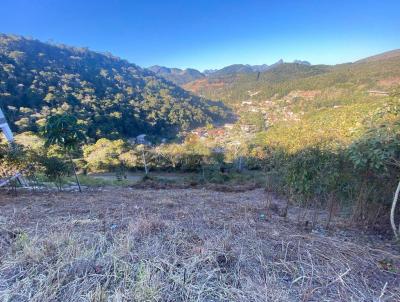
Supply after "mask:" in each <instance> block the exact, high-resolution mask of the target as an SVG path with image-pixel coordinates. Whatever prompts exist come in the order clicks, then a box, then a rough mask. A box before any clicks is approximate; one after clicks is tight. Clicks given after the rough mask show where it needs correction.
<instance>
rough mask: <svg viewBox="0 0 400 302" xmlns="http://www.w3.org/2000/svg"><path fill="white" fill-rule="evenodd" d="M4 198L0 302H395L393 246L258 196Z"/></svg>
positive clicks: (153, 193) (100, 193)
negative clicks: (313, 220)
mask: <svg viewBox="0 0 400 302" xmlns="http://www.w3.org/2000/svg"><path fill="white" fill-rule="evenodd" d="M0 194H1V195H0V301H38V302H39V301H400V250H399V245H397V244H395V243H394V242H392V241H391V240H389V238H386V236H380V235H379V234H375V235H372V234H368V233H366V232H363V231H361V230H360V229H355V228H353V229H349V228H348V225H346V219H345V218H340V219H339V218H336V219H334V221H333V224H332V227H331V228H330V229H326V228H325V220H326V216H327V214H326V213H325V212H324V211H320V212H318V215H317V224H316V225H315V226H314V227H311V223H310V221H311V219H312V218H311V217H312V213H311V212H306V211H303V210H299V209H298V208H295V207H291V208H290V209H289V215H288V217H287V218H284V217H282V216H283V215H282V212H283V210H284V207H285V202H284V201H282V200H279V199H278V198H276V197H274V196H273V195H271V194H270V193H267V192H265V191H264V190H263V189H255V190H249V191H244V192H217V191H214V190H210V189H208V190H207V189H162V190H154V189H138V188H111V187H110V188H97V189H92V190H88V191H86V192H84V193H83V194H79V193H76V192H61V193H57V192H41V193H40V192H18V195H17V196H14V195H12V194H5V192H0ZM344 226H346V228H344Z"/></svg>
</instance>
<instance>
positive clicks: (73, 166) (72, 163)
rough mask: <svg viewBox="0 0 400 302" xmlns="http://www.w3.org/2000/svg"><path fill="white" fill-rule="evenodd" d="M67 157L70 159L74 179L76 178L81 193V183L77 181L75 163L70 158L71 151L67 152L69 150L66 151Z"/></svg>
mask: <svg viewBox="0 0 400 302" xmlns="http://www.w3.org/2000/svg"><path fill="white" fill-rule="evenodd" d="M68 157H69V160H70V162H71V165H72V169H73V171H74V175H75V180H76V184H77V185H78V188H79V192H81V193H82V188H81V184H80V182H79V178H78V175H77V174H76V169H75V164H74V161H73V160H72V156H71V152H69V151H68Z"/></svg>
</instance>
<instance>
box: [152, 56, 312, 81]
mask: <svg viewBox="0 0 400 302" xmlns="http://www.w3.org/2000/svg"><path fill="white" fill-rule="evenodd" d="M284 63H285V62H284V61H283V60H282V59H281V60H279V61H277V62H276V63H274V64H271V65H267V64H261V65H249V64H232V65H229V66H226V67H223V68H221V69H207V70H204V71H203V72H200V71H199V70H196V69H193V68H187V69H179V68H168V67H164V66H158V65H154V66H150V67H149V68H148V69H149V70H151V71H153V72H154V73H155V74H157V75H159V76H161V77H163V78H165V79H167V80H168V81H171V82H173V83H175V84H176V85H185V84H187V83H190V82H192V81H195V80H200V79H204V78H218V77H223V76H231V75H235V74H240V73H252V72H263V71H266V70H269V69H271V68H274V67H276V66H279V65H281V64H284ZM294 63H297V64H303V65H311V64H310V63H309V62H307V61H301V60H295V61H294Z"/></svg>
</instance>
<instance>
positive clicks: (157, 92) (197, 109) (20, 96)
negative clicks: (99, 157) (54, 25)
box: [0, 35, 226, 139]
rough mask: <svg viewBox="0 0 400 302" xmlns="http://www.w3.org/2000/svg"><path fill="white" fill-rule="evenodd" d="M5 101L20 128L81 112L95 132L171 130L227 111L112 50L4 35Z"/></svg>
mask: <svg viewBox="0 0 400 302" xmlns="http://www.w3.org/2000/svg"><path fill="white" fill-rule="evenodd" d="M0 106H1V107H2V108H3V109H4V110H5V112H6V115H7V117H8V118H9V120H10V122H11V124H12V127H13V128H14V130H15V131H18V132H22V131H29V130H32V131H37V130H38V128H39V126H40V125H42V124H43V123H44V121H45V119H46V117H47V116H49V115H51V114H52V113H56V112H58V113H60V112H67V113H73V114H74V115H76V116H77V117H78V119H79V121H80V123H81V124H83V125H84V126H85V127H86V130H87V134H88V136H89V137H91V138H95V139H96V138H101V137H108V138H117V137H131V136H135V135H138V134H141V133H146V134H153V135H158V136H173V135H175V134H176V133H177V132H178V131H181V130H186V129H189V128H190V127H193V126H198V125H202V124H206V123H212V122H214V121H218V120H221V119H223V118H225V117H226V113H225V108H224V106H223V105H222V104H221V103H217V102H212V101H209V100H206V99H204V98H201V97H197V96H194V95H192V94H190V93H188V92H186V91H185V90H183V89H182V88H180V87H177V86H175V85H174V84H172V83H170V82H168V81H165V80H164V79H162V78H160V77H157V76H156V75H155V74H154V73H153V72H151V71H149V70H146V69H142V68H140V67H138V66H136V65H134V64H131V63H129V62H127V61H125V60H121V59H119V58H117V57H114V56H112V55H110V54H101V53H97V52H93V51H90V50H88V49H85V48H74V47H69V46H65V45H51V44H47V43H42V42H40V41H37V40H33V39H27V38H23V37H19V36H10V35H0Z"/></svg>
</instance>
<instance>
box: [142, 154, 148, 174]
mask: <svg viewBox="0 0 400 302" xmlns="http://www.w3.org/2000/svg"><path fill="white" fill-rule="evenodd" d="M142 157H143V163H144V171H145V173H146V175H147V174H148V173H149V170H148V169H147V163H146V156H145V155H144V149H143V150H142Z"/></svg>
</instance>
